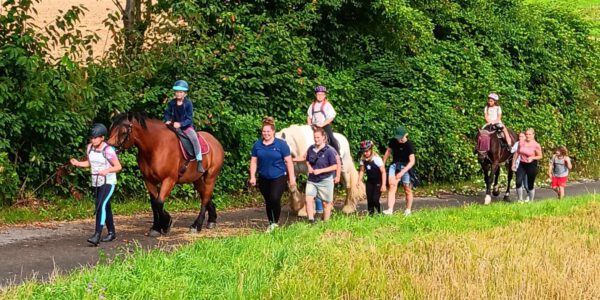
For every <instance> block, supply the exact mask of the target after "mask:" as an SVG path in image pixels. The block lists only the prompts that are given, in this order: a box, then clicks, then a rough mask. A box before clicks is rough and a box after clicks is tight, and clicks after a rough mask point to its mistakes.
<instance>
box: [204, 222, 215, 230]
mask: <svg viewBox="0 0 600 300" xmlns="http://www.w3.org/2000/svg"><path fill="white" fill-rule="evenodd" d="M215 227H217V222H208V224H206V229H214V228H215Z"/></svg>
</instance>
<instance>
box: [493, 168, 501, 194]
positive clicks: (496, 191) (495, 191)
mask: <svg viewBox="0 0 600 300" xmlns="http://www.w3.org/2000/svg"><path fill="white" fill-rule="evenodd" d="M492 174H494V175H493V176H494V188H493V189H492V194H493V195H494V197H498V195H500V189H499V188H498V179H499V178H500V164H499V163H494V164H492Z"/></svg>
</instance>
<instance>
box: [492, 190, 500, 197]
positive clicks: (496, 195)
mask: <svg viewBox="0 0 600 300" xmlns="http://www.w3.org/2000/svg"><path fill="white" fill-rule="evenodd" d="M492 195H494V197H498V195H500V191H493V192H492Z"/></svg>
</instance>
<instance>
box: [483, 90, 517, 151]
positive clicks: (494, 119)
mask: <svg viewBox="0 0 600 300" xmlns="http://www.w3.org/2000/svg"><path fill="white" fill-rule="evenodd" d="M499 99H500V97H499V96H498V94H496V93H490V94H489V95H488V100H487V105H486V106H485V109H484V110H483V112H484V115H485V122H486V124H485V126H484V127H488V126H492V127H493V128H495V129H498V130H502V133H503V134H504V138H505V139H506V146H507V147H508V149H510V147H511V146H512V140H511V138H510V134H508V130H507V129H506V126H504V124H502V109H501V108H500V106H499V105H498V100H499Z"/></svg>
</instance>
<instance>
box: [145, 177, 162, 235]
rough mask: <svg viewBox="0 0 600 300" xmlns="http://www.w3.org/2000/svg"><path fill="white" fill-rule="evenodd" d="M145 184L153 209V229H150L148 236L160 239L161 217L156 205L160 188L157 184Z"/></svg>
mask: <svg viewBox="0 0 600 300" xmlns="http://www.w3.org/2000/svg"><path fill="white" fill-rule="evenodd" d="M144 184H145V185H146V188H147V189H148V193H149V194H150V206H151V207H152V227H150V231H148V235H149V236H151V237H158V236H160V217H159V214H158V209H157V207H156V205H155V202H156V199H157V198H158V188H157V186H156V184H154V183H151V182H149V181H147V180H144Z"/></svg>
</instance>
